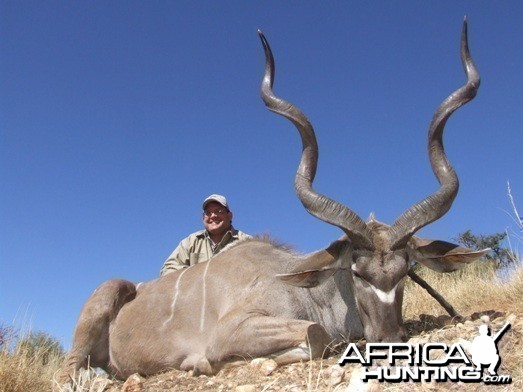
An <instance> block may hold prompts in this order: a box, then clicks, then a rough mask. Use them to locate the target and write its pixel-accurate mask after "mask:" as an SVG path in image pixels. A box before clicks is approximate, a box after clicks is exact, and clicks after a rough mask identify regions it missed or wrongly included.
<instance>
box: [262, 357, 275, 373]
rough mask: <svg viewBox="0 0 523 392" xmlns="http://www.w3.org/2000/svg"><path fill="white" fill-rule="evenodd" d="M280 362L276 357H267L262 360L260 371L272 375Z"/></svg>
mask: <svg viewBox="0 0 523 392" xmlns="http://www.w3.org/2000/svg"><path fill="white" fill-rule="evenodd" d="M277 367H278V364H277V363H276V361H275V360H274V359H266V360H265V361H263V362H262V364H261V366H260V371H261V372H262V373H263V374H265V375H266V376H268V375H270V374H271V373H272V372H273V371H275V370H276V368H277Z"/></svg>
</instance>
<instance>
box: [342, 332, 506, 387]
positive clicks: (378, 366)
mask: <svg viewBox="0 0 523 392" xmlns="http://www.w3.org/2000/svg"><path fill="white" fill-rule="evenodd" d="M509 329H510V323H509V322H507V323H505V325H503V327H501V329H500V330H499V331H498V332H497V333H496V334H495V335H494V336H491V334H490V331H489V327H488V325H486V324H482V325H480V327H479V331H478V333H479V335H478V336H476V337H475V338H474V340H473V341H472V343H470V342H466V343H468V344H465V343H455V344H452V345H450V346H449V345H447V344H446V343H425V344H419V343H417V344H409V343H367V344H366V346H365V353H364V354H363V353H362V352H361V351H360V350H359V348H358V347H357V346H356V344H355V343H349V345H348V346H347V349H346V350H345V352H344V353H343V355H342V356H341V358H340V359H339V361H338V364H339V365H340V366H344V365H346V364H348V363H359V364H361V365H362V370H363V372H362V381H363V382H368V381H369V380H377V381H379V382H396V383H399V382H406V381H414V382H420V381H425V382H430V381H436V382H446V381H453V382H458V381H462V382H468V383H480V382H483V383H485V384H510V383H511V382H512V377H510V376H508V375H498V373H497V369H498V368H499V365H500V364H501V358H500V356H499V352H498V347H497V343H498V342H499V340H500V339H501V337H502V336H503V335H504V334H505V332H507V331H508V330H509ZM463 346H466V348H470V351H469V352H470V357H469V356H468V355H467V353H466V351H465V347H463Z"/></svg>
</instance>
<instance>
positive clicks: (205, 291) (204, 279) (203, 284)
mask: <svg viewBox="0 0 523 392" xmlns="http://www.w3.org/2000/svg"><path fill="white" fill-rule="evenodd" d="M211 260H212V259H210V260H209V261H208V262H207V264H206V265H205V270H204V271H203V281H202V310H201V313H200V332H203V325H204V324H205V312H206V307H205V305H206V304H205V302H206V298H207V288H206V287H205V282H206V280H207V279H206V278H207V270H208V269H209V266H210V265H211Z"/></svg>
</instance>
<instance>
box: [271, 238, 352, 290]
mask: <svg viewBox="0 0 523 392" xmlns="http://www.w3.org/2000/svg"><path fill="white" fill-rule="evenodd" d="M347 247H348V241H347V239H346V237H342V238H341V239H340V240H338V241H334V242H333V243H332V244H330V245H329V247H328V248H327V249H324V250H320V251H318V252H315V253H312V254H310V255H305V256H303V257H302V258H299V259H298V260H296V261H295V262H293V263H292V264H290V265H289V267H290V268H291V269H290V271H289V272H287V273H283V274H277V275H276V277H277V278H279V279H280V280H282V281H283V282H285V283H287V284H290V285H292V286H298V287H307V288H310V287H315V286H318V285H319V284H321V283H323V282H324V281H325V280H327V279H329V278H330V277H331V276H332V275H334V273H335V272H336V271H337V270H338V269H340V268H349V265H347V266H344V265H343V264H342V257H341V253H342V252H343V251H344V250H345V249H347Z"/></svg>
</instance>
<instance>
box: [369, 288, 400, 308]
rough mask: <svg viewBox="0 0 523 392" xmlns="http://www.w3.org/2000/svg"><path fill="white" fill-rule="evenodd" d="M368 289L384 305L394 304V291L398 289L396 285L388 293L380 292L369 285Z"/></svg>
mask: <svg viewBox="0 0 523 392" xmlns="http://www.w3.org/2000/svg"><path fill="white" fill-rule="evenodd" d="M370 287H371V288H372V291H374V293H376V295H377V296H378V298H379V300H380V301H381V302H384V303H386V304H391V303H393V302H394V299H395V298H396V289H397V288H398V285H396V286H394V287H393V288H392V289H391V290H390V291H387V292H385V291H382V290H380V289H378V288H376V287H374V286H373V285H370Z"/></svg>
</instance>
